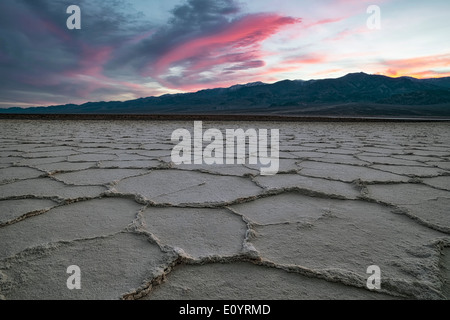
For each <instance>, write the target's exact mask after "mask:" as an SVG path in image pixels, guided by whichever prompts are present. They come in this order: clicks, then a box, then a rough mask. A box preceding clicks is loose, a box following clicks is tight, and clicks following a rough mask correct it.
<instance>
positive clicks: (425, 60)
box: [380, 53, 450, 78]
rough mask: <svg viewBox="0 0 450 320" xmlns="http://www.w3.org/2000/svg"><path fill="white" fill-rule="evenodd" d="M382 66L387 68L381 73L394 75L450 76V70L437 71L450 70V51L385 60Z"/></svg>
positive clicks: (420, 76) (419, 76)
mask: <svg viewBox="0 0 450 320" xmlns="http://www.w3.org/2000/svg"><path fill="white" fill-rule="evenodd" d="M382 67H384V68H385V70H384V71H382V72H380V74H384V75H388V76H394V77H401V76H411V77H417V78H429V77H436V76H439V77H444V76H450V71H448V72H447V71H437V70H439V69H441V68H447V69H448V70H450V53H446V54H438V55H431V56H424V57H416V58H408V59H398V60H390V61H385V62H383V63H382Z"/></svg>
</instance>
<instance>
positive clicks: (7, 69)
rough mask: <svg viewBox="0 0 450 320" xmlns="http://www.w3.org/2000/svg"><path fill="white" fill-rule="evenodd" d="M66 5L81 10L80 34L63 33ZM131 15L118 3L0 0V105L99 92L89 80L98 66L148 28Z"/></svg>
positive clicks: (135, 14)
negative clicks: (1, 103) (116, 48)
mask: <svg viewBox="0 0 450 320" xmlns="http://www.w3.org/2000/svg"><path fill="white" fill-rule="evenodd" d="M71 4H76V5H79V6H80V7H81V8H82V19H81V21H82V29H81V30H68V29H67V27H66V20H67V18H68V17H69V14H67V13H66V9H67V7H68V6H69V5H71ZM131 9H132V8H130V7H129V6H127V4H126V3H125V2H123V1H96V4H95V5H94V4H93V3H92V1H73V0H71V1H63V0H56V1H54V0H52V1H44V0H14V1H13V0H3V1H2V2H1V3H0V74H1V75H2V77H0V102H7V101H9V102H20V101H27V102H35V103H38V104H39V103H47V102H53V101H54V102H55V103H65V102H71V101H78V100H83V98H84V97H83V95H86V94H88V93H92V90H94V91H95V90H96V89H98V88H97V87H99V86H100V84H99V83H96V82H97V81H96V80H95V79H92V77H96V78H97V80H102V79H101V76H102V71H103V70H100V69H99V66H101V65H102V64H103V63H106V62H107V61H106V59H108V58H110V57H111V56H112V54H113V52H114V50H115V46H118V45H120V44H121V43H123V42H124V41H126V39H128V38H129V37H131V36H134V35H135V34H136V33H140V32H142V31H143V30H145V29H148V28H149V26H148V25H149V24H148V23H147V22H146V21H145V19H143V16H142V14H139V13H138V12H132V11H131ZM101 59H105V61H101ZM83 75H85V76H86V77H91V79H88V80H89V81H87V80H86V79H83ZM99 78H100V79H99ZM83 80H84V81H83ZM103 80H104V79H103ZM118 87H120V86H118ZM117 89H118V88H116V89H115V90H117ZM123 91H126V90H123ZM119 92H120V88H119ZM30 98H32V99H31V100H30ZM80 98H81V99H80ZM93 98H95V97H93ZM33 100H34V101H33ZM68 100H71V101H68Z"/></svg>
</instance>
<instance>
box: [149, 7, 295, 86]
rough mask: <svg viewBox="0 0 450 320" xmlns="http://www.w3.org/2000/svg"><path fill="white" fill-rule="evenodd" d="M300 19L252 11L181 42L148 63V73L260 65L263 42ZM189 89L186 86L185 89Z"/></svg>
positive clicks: (157, 76) (155, 74)
mask: <svg viewBox="0 0 450 320" xmlns="http://www.w3.org/2000/svg"><path fill="white" fill-rule="evenodd" d="M299 22H300V19H297V18H292V17H283V16H280V15H277V14H253V15H248V16H246V17H244V18H241V19H239V20H237V21H234V22H232V23H231V24H230V25H229V26H228V27H227V28H225V29H224V30H222V31H220V32H217V33H215V34H211V35H207V36H202V37H199V38H196V39H193V40H190V41H187V42H185V43H182V44H180V45H178V46H176V47H174V48H173V49H171V50H170V51H169V52H166V53H165V54H164V55H162V56H161V57H160V58H159V59H158V60H156V61H155V62H154V63H153V64H151V65H149V66H148V68H147V71H146V72H145V74H146V75H151V76H153V77H155V78H156V79H158V80H159V81H161V80H162V78H163V77H164V76H165V75H166V73H167V71H168V69H169V68H170V67H172V66H183V69H184V72H187V74H189V75H192V74H195V73H198V72H202V71H208V70H211V69H213V68H216V67H217V66H222V67H223V68H224V69H226V68H228V70H230V69H233V68H235V69H239V66H241V67H242V68H257V67H261V66H262V65H263V63H262V62H261V61H263V60H264V59H263V56H262V53H261V51H260V46H261V43H262V42H263V41H264V40H266V39H268V38H269V37H271V36H273V35H274V34H276V33H277V32H279V31H280V30H281V29H282V28H284V27H287V26H289V25H293V24H297V23H299ZM184 88H186V87H185V86H183V89H184Z"/></svg>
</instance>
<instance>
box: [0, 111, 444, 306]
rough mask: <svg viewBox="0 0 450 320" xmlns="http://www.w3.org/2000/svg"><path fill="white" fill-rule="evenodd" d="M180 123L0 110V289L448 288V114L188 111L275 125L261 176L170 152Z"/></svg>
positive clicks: (211, 294) (20, 295)
mask: <svg viewBox="0 0 450 320" xmlns="http://www.w3.org/2000/svg"><path fill="white" fill-rule="evenodd" d="M192 127H193V122H190V121H186V122H183V121H159V122H158V121H87V120H86V121H76V120H64V121H44V120H32V121H30V120H0V141H1V143H0V298H1V299H6V300H15V299H20V300H22V299H23V300H32V299H106V300H110V299H150V300H152V299H154V300H160V299H166V300H171V299H177V300H178V299H180V300H189V299H219V300H220V299H235V300H246V299H256V300H258V299H269V300H282V299H283V300H284V299H288V300H297V299H299V300H307V299H433V300H440V299H448V298H449V297H450V290H449V281H450V212H449V208H450V140H449V137H450V125H449V123H434V122H420V123H409V122H386V123H375V122H364V123H362V122H361V123H358V122H250V121H248V122H204V123H203V128H204V129H207V128H217V129H220V130H225V129H228V128H230V129H233V128H242V129H244V130H246V129H249V128H265V129H272V128H275V129H279V132H280V150H279V155H280V168H279V172H278V174H276V175H261V174H260V170H259V167H258V165H250V164H248V163H246V164H243V165H242V164H233V165H229V164H228V165H206V164H201V165H189V164H181V165H175V164H174V163H172V161H171V150H172V148H173V147H174V143H173V142H172V141H171V134H172V132H173V131H174V130H176V129H178V128H185V129H187V130H192ZM72 265H76V266H78V267H79V268H80V271H81V274H80V280H81V289H73V290H70V289H69V288H68V286H67V281H68V278H69V277H70V274H69V273H67V268H68V267H69V266H72ZM372 265H375V266H378V267H379V268H380V270H381V276H380V288H379V289H377V288H375V289H369V288H368V287H367V284H368V279H369V277H370V276H371V274H370V273H368V272H367V269H368V267H369V266H372Z"/></svg>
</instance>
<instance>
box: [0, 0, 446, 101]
mask: <svg viewBox="0 0 450 320" xmlns="http://www.w3.org/2000/svg"><path fill="white" fill-rule="evenodd" d="M71 5H76V6H78V7H79V8H80V20H79V25H80V29H69V28H68V26H67V21H68V20H70V21H71V22H74V21H76V20H72V18H73V17H74V16H72V14H73V12H72V11H70V12H69V13H67V8H68V7H69V6H71ZM374 5H375V6H377V7H378V8H379V13H380V15H379V18H380V19H379V20H377V18H378V16H377V15H376V12H375V11H372V10H369V11H368V8H369V7H370V6H374ZM449 12H450V1H448V0H430V1H423V0H420V1H418V0H369V1H367V0H315V1H312V0H309V1H306V0H217V1H213V0H81V1H77V0H0V108H6V107H15V106H17V107H29V106H49V105H59V104H68V103H75V104H81V103H85V102H88V101H125V100H131V99H137V98H140V97H148V96H160V95H163V94H173V93H183V92H194V91H198V90H202V89H209V88H217V87H229V86H232V85H235V84H245V83H250V82H256V81H262V82H265V83H274V82H277V81H280V80H285V79H290V80H295V79H301V80H309V79H323V78H338V77H341V76H344V75H346V74H348V73H352V72H366V73H369V74H382V75H386V76H391V77H400V76H412V77H416V78H432V77H446V76H450V16H449ZM368 21H369V23H368ZM375 22H379V24H378V26H379V28H378V27H377V28H373V26H374V25H376V24H375Z"/></svg>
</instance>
